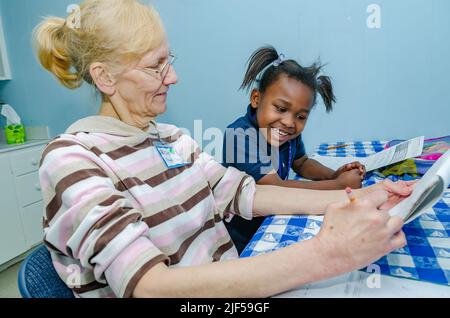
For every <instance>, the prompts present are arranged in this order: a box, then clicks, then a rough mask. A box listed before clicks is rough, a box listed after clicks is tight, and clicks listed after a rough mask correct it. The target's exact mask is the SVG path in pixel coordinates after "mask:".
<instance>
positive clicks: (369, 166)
mask: <svg viewBox="0 0 450 318" xmlns="http://www.w3.org/2000/svg"><path fill="white" fill-rule="evenodd" d="M423 141H424V136H420V137H416V138H413V139H409V140H406V141H404V142H402V143H399V144H398V145H395V146H394V147H391V148H389V149H386V150H383V151H380V152H377V153H375V154H373V155H370V156H368V157H332V156H321V155H313V156H311V157H310V158H311V159H314V160H317V161H318V162H320V163H321V164H323V165H325V166H327V167H329V168H331V169H333V170H337V169H339V168H340V167H342V166H343V165H345V164H347V163H350V162H353V161H359V162H361V163H362V164H363V165H364V166H366V170H367V171H372V170H375V169H378V168H381V167H385V166H388V165H391V164H394V163H397V162H399V161H403V160H405V159H408V158H412V157H417V156H420V155H421V154H422V149H423Z"/></svg>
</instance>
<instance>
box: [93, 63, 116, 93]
mask: <svg viewBox="0 0 450 318" xmlns="http://www.w3.org/2000/svg"><path fill="white" fill-rule="evenodd" d="M89 73H90V74H91V77H92V80H93V81H94V83H95V86H97V88H98V89H99V90H100V91H101V92H102V93H103V94H105V95H107V96H112V95H114V93H115V92H116V86H115V85H116V80H115V78H114V76H113V75H112V74H111V73H109V72H108V69H107V68H106V65H105V64H103V63H92V65H91V66H90V68H89Z"/></svg>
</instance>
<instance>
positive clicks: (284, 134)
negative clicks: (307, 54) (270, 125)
mask: <svg viewBox="0 0 450 318" xmlns="http://www.w3.org/2000/svg"><path fill="white" fill-rule="evenodd" d="M275 130H276V132H277V133H278V134H279V135H281V136H287V135H288V134H287V133H285V132H282V131H281V130H280V129H278V128H275Z"/></svg>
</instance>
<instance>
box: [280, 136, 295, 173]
mask: <svg viewBox="0 0 450 318" xmlns="http://www.w3.org/2000/svg"><path fill="white" fill-rule="evenodd" d="M291 159H292V140H289V157H288V170H287V174H286V177H285V178H284V180H287V179H288V177H289V171H291V165H292V163H291ZM281 161H282V160H281V152H280V156H279V158H278V175H279V176H280V178H282V174H283V164H282V163H281Z"/></svg>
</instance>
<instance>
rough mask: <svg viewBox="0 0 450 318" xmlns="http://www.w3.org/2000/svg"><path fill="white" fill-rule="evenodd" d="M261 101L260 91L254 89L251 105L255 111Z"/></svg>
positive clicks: (251, 95)
mask: <svg viewBox="0 0 450 318" xmlns="http://www.w3.org/2000/svg"><path fill="white" fill-rule="evenodd" d="M260 99H261V94H260V92H259V90H257V89H256V88H254V89H253V90H252V93H251V94H250V105H252V107H253V108H254V109H256V108H258V105H259V100H260Z"/></svg>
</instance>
